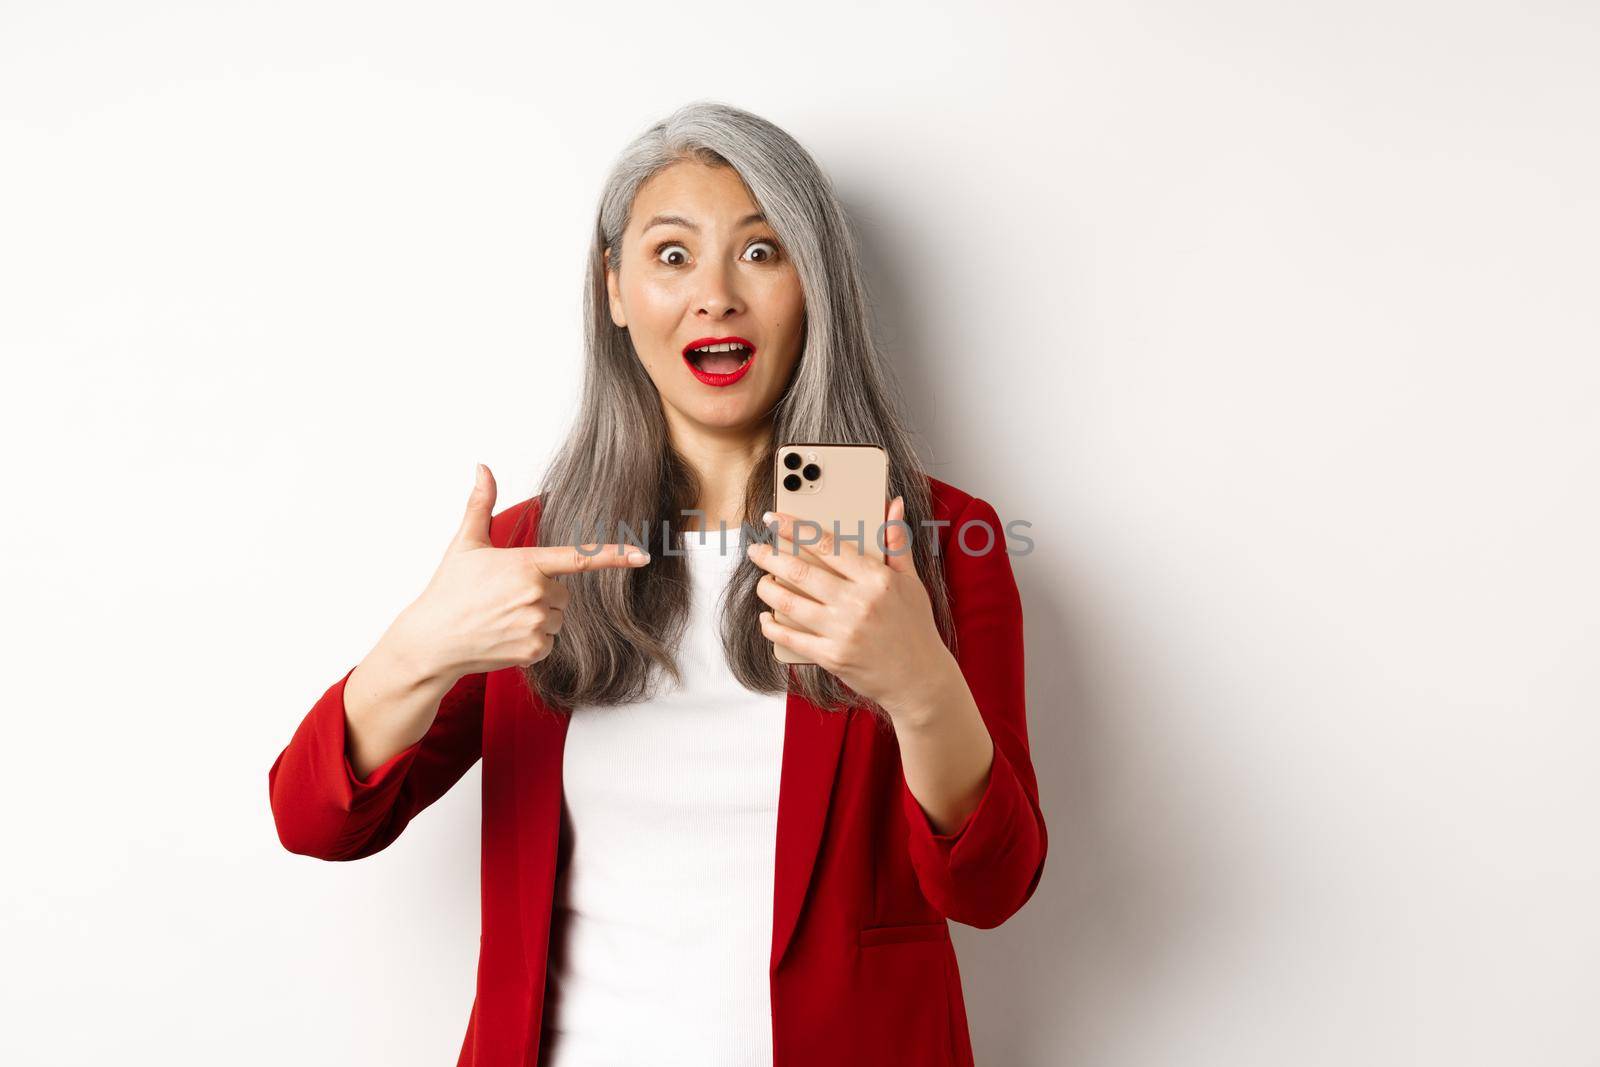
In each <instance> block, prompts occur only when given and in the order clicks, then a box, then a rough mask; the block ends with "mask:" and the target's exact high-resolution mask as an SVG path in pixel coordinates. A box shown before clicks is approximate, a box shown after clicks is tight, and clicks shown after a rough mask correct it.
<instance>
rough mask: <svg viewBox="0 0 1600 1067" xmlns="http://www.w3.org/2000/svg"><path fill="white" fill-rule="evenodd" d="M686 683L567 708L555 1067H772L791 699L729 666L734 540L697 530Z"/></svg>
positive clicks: (550, 1015) (549, 995)
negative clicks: (775, 915) (726, 633)
mask: <svg viewBox="0 0 1600 1067" xmlns="http://www.w3.org/2000/svg"><path fill="white" fill-rule="evenodd" d="M685 540H686V544H685V549H686V553H685V557H684V558H685V561H686V562H687V564H688V567H689V572H690V575H691V580H692V583H693V584H692V589H691V592H690V619H689V624H688V627H687V629H686V630H685V632H684V636H683V641H682V644H681V645H680V646H679V650H678V664H679V668H680V670H682V672H683V675H684V683H683V685H682V686H680V687H676V688H671V689H670V690H669V688H668V687H669V686H671V684H672V683H671V680H670V679H669V678H667V677H666V676H665V675H664V674H657V676H656V677H657V685H656V689H655V693H656V695H655V696H654V697H653V698H651V699H649V700H646V701H642V702H640V703H636V704H630V705H625V706H621V707H595V706H588V705H578V706H576V707H574V708H573V709H572V717H571V719H570V721H569V723H568V726H567V739H566V746H565V752H564V755H563V769H562V776H563V807H564V809H565V814H566V816H567V817H568V818H569V819H570V820H571V830H572V855H571V860H570V863H569V865H568V866H567V868H566V869H565V870H564V871H563V872H562V875H561V876H560V877H559V878H558V879H557V882H556V890H555V903H554V915H553V916H552V926H551V952H550V969H549V973H548V976H547V978H546V1006H545V1013H544V1033H543V1035H542V1036H541V1039H540V1041H541V1046H542V1048H541V1060H542V1062H544V1063H547V1064H549V1065H550V1067H599V1065H602V1064H604V1065H607V1067H611V1065H617V1067H623V1065H627V1067H637V1065H642V1064H650V1065H652V1067H668V1065H675V1064H683V1065H685V1067H688V1065H693V1067H723V1065H728V1067H732V1065H734V1064H737V1065H739V1067H749V1065H752V1064H756V1065H759V1064H770V1063H771V1062H772V1003H771V988H770V985H769V980H768V974H767V968H768V963H769V960H770V957H771V952H772V896H773V870H774V862H775V843H776V840H777V820H778V781H779V773H780V769H781V767H782V762H783V732H784V717H785V710H786V708H787V695H786V694H783V693H777V694H756V693H752V692H750V691H749V690H746V689H745V688H743V687H742V686H740V685H739V684H738V683H737V682H736V681H735V680H734V678H733V673H732V672H731V671H730V670H729V668H728V664H727V660H726V658H725V657H724V655H723V651H722V644H721V640H720V638H719V636H718V629H717V626H718V624H717V615H718V611H719V610H720V598H721V595H722V593H723V591H724V588H725V586H726V584H727V580H728V578H729V577H730V576H731V575H732V573H733V569H734V568H735V567H736V566H737V565H738V562H739V559H740V558H741V557H742V556H743V554H744V547H743V545H742V544H741V543H740V540H739V531H738V530H737V529H732V530H729V531H727V533H726V537H725V538H724V536H723V534H722V533H721V532H719V531H717V530H711V531H707V532H703V533H689V534H687V535H686V539H685ZM558 640H559V638H558Z"/></svg>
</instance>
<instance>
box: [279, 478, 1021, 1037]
mask: <svg viewBox="0 0 1600 1067" xmlns="http://www.w3.org/2000/svg"><path fill="white" fill-rule="evenodd" d="M930 483H931V487H932V490H933V496H934V517H935V518H936V519H944V520H950V522H951V525H949V526H943V527H939V528H938V534H939V542H940V557H941V559H942V560H943V562H944V566H945V573H946V574H947V576H948V579H949V583H950V593H951V609H952V611H953V613H954V617H955V624H956V637H957V645H958V647H957V659H958V661H959V663H960V666H961V670H962V673H963V674H964V675H965V677H966V680H967V684H968V685H969V686H970V687H971V689H972V693H973V696H974V697H975V698H976V700H977V704H978V708H979V710H980V711H981V712H982V714H983V718H984V721H985V723H987V725H988V727H989V733H990V735H991V736H992V737H993V739H994V765H993V768H992V770H991V771H990V773H989V779H988V784H987V785H986V786H985V788H984V793H983V797H982V799H981V800H980V802H979V804H978V806H977V808H976V809H975V810H974V811H973V812H972V814H971V815H970V816H969V817H968V819H967V821H966V823H965V824H964V825H963V826H962V827H961V828H960V829H959V830H958V831H957V832H956V833H953V834H938V833H935V832H934V831H933V828H932V826H931V825H930V824H929V822H928V818H927V815H926V814H925V813H924V812H923V810H922V808H921V806H920V805H919V804H918V803H917V800H916V798H915V797H914V796H913V795H912V793H911V791H910V789H909V787H907V786H906V784H905V778H904V776H903V774H902V773H901V768H900V751H899V746H898V744H897V743H896V741H895V737H894V734H893V732H892V731H889V730H887V729H884V728H880V726H879V723H878V721H877V720H876V719H875V718H874V716H873V715H872V714H871V712H869V711H866V710H864V709H855V708H852V709H850V710H848V711H846V712H842V713H829V712H825V711H823V710H822V709H820V708H818V707H817V706H816V705H815V704H812V703H810V702H809V701H807V700H805V699H803V698H802V697H800V696H798V695H796V694H794V693H790V694H789V704H788V713H787V719H786V722H785V730H784V743H783V769H782V772H781V779H780V783H779V800H778V823H777V850H776V851H777V867H776V870H775V872H774V880H775V887H774V894H773V919H772V955H771V960H770V965H769V972H768V973H769V978H770V981H771V990H772V1031H773V1032H772V1043H773V1062H774V1067H814V1065H817V1064H823V1063H826V1064H829V1065H830V1067H831V1065H837V1067H845V1065H854V1064H861V1065H868V1064H870V1065H872V1067H879V1065H882V1064H897V1065H918V1067H920V1065H924V1064H926V1065H940V1067H944V1065H951V1067H954V1065H963V1067H970V1065H971V1064H972V1046H971V1042H970V1038H969V1036H968V1031H967V1017H966V1008H965V1004H964V1002H963V999H962V993H961V976H960V973H959V971H958V970H957V968H956V956H955V951H954V948H953V946H952V944H951V941H950V931H949V926H948V925H947V920H951V919H953V920H955V921H956V922H960V923H965V924H966V925H968V926H977V927H984V928H988V927H994V926H998V925H999V924H1000V923H1002V922H1004V921H1005V920H1006V919H1007V918H1009V917H1010V916H1011V915H1012V914H1013V913H1015V912H1016V911H1017V909H1018V908H1020V907H1022V905H1023V904H1024V903H1025V902H1026V901H1027V900H1028V899H1029V898H1030V897H1031V896H1032V895H1033V892H1034V889H1035V888H1036V887H1037V886H1038V884H1039V877H1040V875H1041V873H1042V872H1043V869H1044V858H1045V843H1046V836H1045V823H1044V816H1043V814H1042V813H1041V811H1040V808H1039V787H1038V782H1037V779H1036V777H1035V775H1034V769H1033V764H1032V761H1031V760H1030V758H1029V755H1028V731H1027V720H1026V715H1025V711H1024V706H1023V689H1024V687H1023V655H1022V605H1021V599H1020V597H1019V596H1018V593H1017V585H1016V581H1015V579H1014V578H1013V575H1012V570H1011V562H1010V560H1009V558H1008V557H1007V554H1006V537H1005V531H1004V529H1003V527H1002V526H1001V524H1000V520H999V517H998V516H997V515H996V514H995V510H994V508H992V507H991V506H990V505H989V504H988V503H987V502H985V501H984V500H982V499H979V498H976V497H972V496H969V495H968V494H966V493H964V492H962V491H961V490H959V489H956V488H954V487H953V486H950V485H947V484H945V483H943V482H940V481H938V480H937V479H930ZM525 512H526V513H527V514H526V515H524V513H525ZM537 515H538V498H537V497H534V498H532V499H530V500H525V501H523V502H522V503H520V504H516V505H514V506H512V507H510V508H507V509H506V510H505V511H503V512H501V513H500V514H498V515H496V516H494V518H493V520H492V523H491V542H492V543H493V544H494V545H496V546H499V547H504V546H507V545H510V544H511V543H512V542H513V541H514V542H515V544H518V545H530V544H533V543H534V537H533V529H534V524H535V523H536V522H537ZM523 519H526V520H527V521H523V522H520V523H519V520H523ZM973 520H978V521H981V522H983V523H986V524H987V525H988V527H989V530H990V531H992V543H991V534H990V533H986V532H985V531H984V530H982V529H981V528H978V527H973V528H971V529H969V530H967V531H966V534H965V539H964V543H965V544H966V545H968V546H970V547H971V549H972V553H973V554H969V553H967V552H964V551H961V550H959V549H956V550H954V551H952V549H953V548H955V546H954V544H953V540H952V539H953V537H954V536H955V531H956V530H957V529H959V528H961V527H962V525H963V524H966V523H971V522H972V521H973ZM986 544H988V545H989V548H988V550H987V551H984V550H983V549H984V546H985V545H986ZM353 669H354V668H352V670H353ZM349 677H350V675H349V672H346V673H345V676H344V678H341V679H340V680H339V681H337V682H335V683H334V684H333V685H332V686H331V687H330V688H329V689H328V691H327V692H326V693H324V694H323V695H322V697H321V699H319V700H318V701H317V702H316V703H315V704H314V705H313V706H312V708H311V710H310V712H308V713H307V714H306V716H305V718H304V720H302V721H301V723H300V725H299V727H298V729H296V731H295V733H294V736H293V738H292V739H291V740H290V741H289V743H288V745H287V746H286V747H285V748H284V749H283V751H282V752H281V753H280V754H279V755H278V758H277V759H276V760H275V761H274V762H273V764H272V769H271V770H270V771H269V772H268V774H267V786H268V792H269V794H270V797H271V804H272V814H273V818H274V820H275V822H276V825H277V830H278V836H279V839H280V840H281V841H282V843H283V846H284V847H285V848H287V849H288V850H289V851H290V852H295V853H299V854H301V855H306V856H314V857H317V858H318V859H324V860H354V859H360V858H361V857H363V856H370V855H372V854H373V853H375V852H377V851H379V850H380V849H383V848H386V847H388V845H389V844H390V843H391V842H392V841H394V839H395V838H397V837H398V836H399V835H400V833H401V831H403V830H404V829H405V827H406V824H407V823H408V822H410V821H411V819H413V818H414V817H415V816H416V815H417V813H418V812H420V811H422V809H423V808H426V807H427V806H428V805H429V804H431V803H433V802H434V801H435V800H437V799H438V798H439V797H440V796H441V795H443V794H444V792H445V791H446V790H447V789H449V788H450V787H451V786H452V785H453V784H455V782H456V781H457V780H458V779H459V778H460V777H461V776H462V775H463V774H465V773H466V771H467V769H468V768H469V767H471V766H472V764H473V763H475V762H476V761H477V760H478V759H480V758H481V759H482V760H483V775H482V778H483V846H482V847H483V856H482V860H483V863H482V921H483V938H482V945H481V947H480V949H479V957H478V971H477V994H476V999H475V1000H474V1002H473V1006H472V1013H471V1016H470V1018H469V1019H468V1022H467V1033H466V1039H465V1041H464V1042H463V1044H462V1048H461V1055H460V1058H459V1061H458V1067H463V1065H476V1067H512V1065H518V1067H534V1065H536V1064H537V1063H538V1056H539V1037H540V1027H541V1023H542V1021H543V1009H544V990H545V968H546V957H547V951H548V949H549V944H550V922H551V909H552V905H553V894H554V888H555V881H556V874H557V870H558V862H564V860H563V859H559V858H558V857H561V856H562V855H563V850H562V849H561V848H560V845H561V844H562V842H561V770H562V745H563V743H564V741H565V740H566V723H567V720H566V719H565V718H564V717H561V716H558V715H556V714H554V713H553V712H552V711H550V709H548V708H547V707H545V706H544V705H543V703H542V702H541V701H539V700H538V699H537V698H535V697H534V696H533V695H532V694H530V693H529V691H528V687H527V685H526V683H525V682H524V680H523V678H522V676H521V674H520V673H519V672H518V671H517V670H516V669H514V668H508V669H505V670H498V671H491V672H488V673H485V674H472V675H467V676H466V677H464V678H462V679H461V680H460V681H459V682H457V683H456V685H455V686H454V688H452V689H451V690H450V692H449V694H448V695H447V696H446V697H445V698H444V700H443V701H442V702H441V704H440V708H439V713H438V715H437V716H436V718H435V720H434V722H433V725H432V726H430V727H429V729H428V732H427V734H426V735H424V736H423V737H422V739H421V740H419V741H418V742H417V743H416V744H414V745H412V746H411V747H410V748H408V749H405V750H404V751H402V752H399V753H397V754H396V755H395V756H394V757H393V758H392V759H390V760H389V761H388V762H387V763H385V764H384V765H383V766H381V767H379V768H377V769H376V770H374V771H373V772H372V774H371V775H370V776H369V777H368V778H367V779H366V780H365V781H363V780H361V779H359V778H357V777H356V776H355V774H354V772H353V771H352V769H351V767H350V762H349V759H348V757H347V753H346V750H345V713H344V685H345V681H346V680H347V679H348V678H349ZM618 1024H619V1025H627V1020H618Z"/></svg>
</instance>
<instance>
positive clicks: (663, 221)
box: [639, 211, 767, 233]
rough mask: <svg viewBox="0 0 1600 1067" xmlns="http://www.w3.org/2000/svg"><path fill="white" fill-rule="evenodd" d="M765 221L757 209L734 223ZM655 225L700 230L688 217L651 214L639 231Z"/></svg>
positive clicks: (743, 224)
mask: <svg viewBox="0 0 1600 1067" xmlns="http://www.w3.org/2000/svg"><path fill="white" fill-rule="evenodd" d="M766 221H767V217H766V216H765V215H763V214H762V213H761V212H759V211H757V212H756V213H755V214H753V215H746V216H745V217H744V218H742V219H740V220H739V221H738V222H736V223H734V225H735V226H749V225H750V224H751V223H754V222H766ZM656 226H682V227H683V228H684V229H686V230H693V231H694V232H695V233H699V232H700V227H699V226H697V225H695V224H694V223H692V222H690V221H689V220H688V219H686V218H684V217H683V216H682V215H653V216H651V218H650V221H649V222H647V223H645V224H644V229H643V230H640V231H639V232H640V233H644V232H645V231H646V230H649V229H651V228H653V227H656Z"/></svg>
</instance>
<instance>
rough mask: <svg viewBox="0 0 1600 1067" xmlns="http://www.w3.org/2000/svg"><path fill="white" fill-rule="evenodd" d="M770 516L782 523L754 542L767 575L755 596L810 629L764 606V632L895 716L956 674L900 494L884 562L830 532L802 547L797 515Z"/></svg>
mask: <svg viewBox="0 0 1600 1067" xmlns="http://www.w3.org/2000/svg"><path fill="white" fill-rule="evenodd" d="M764 521H766V522H767V523H769V524H772V523H776V525H777V535H776V537H775V538H774V539H773V541H774V543H773V544H771V545H763V544H752V545H751V546H750V548H749V550H748V552H747V554H748V555H749V556H750V558H751V560H752V561H753V562H754V563H755V564H756V566H758V567H760V568H762V569H763V570H765V571H766V572H767V573H766V574H764V575H762V577H761V581H760V582H758V583H757V584H756V595H757V596H759V597H760V598H761V599H762V601H763V602H765V603H766V604H767V605H768V606H770V607H772V608H775V609H777V610H778V611H780V612H782V613H783V614H784V616H785V617H786V618H789V619H792V620H794V622H796V623H798V624H799V625H801V626H804V627H805V628H806V629H807V630H809V631H811V632H810V633H805V632H802V631H800V630H796V629H794V628H793V627H790V626H785V625H782V624H781V623H778V622H775V621H774V620H773V618H772V613H771V612H770V611H763V612H762V613H761V632H762V633H763V634H765V635H766V636H767V638H768V639H769V640H771V641H774V642H776V643H777V644H780V645H782V646H784V647H785V648H788V649H790V650H791V651H793V652H795V653H797V654H799V655H801V656H804V657H805V658H806V659H808V660H810V661H811V662H813V663H815V664H817V665H818V666H820V667H822V668H823V669H824V670H827V671H828V672H829V673H831V674H833V675H834V676H836V677H837V678H838V679H839V680H840V681H842V682H844V683H845V684H846V685H848V686H849V687H850V688H851V689H853V690H855V691H856V692H857V693H859V694H860V695H861V696H864V697H866V698H868V699H870V700H873V701H876V702H877V703H878V704H879V705H880V706H882V707H883V709H884V710H885V711H887V712H889V714H890V716H891V717H895V716H897V715H898V714H901V713H904V712H910V711H912V710H913V709H916V708H918V707H919V706H920V705H919V702H920V701H923V700H925V699H926V697H925V694H928V693H932V692H934V691H936V690H937V688H938V687H939V686H940V685H942V684H943V683H944V682H945V680H946V679H948V678H949V677H950V674H949V673H948V670H949V668H951V667H953V666H954V664H955V658H954V657H953V656H952V655H951V654H950V650H949V648H948V647H947V646H946V645H945V643H944V641H943V639H942V638H941V637H940V636H939V630H938V626H937V624H936V623H935V622H934V618H933V605H932V602H931V601H930V600H929V599H928V591H927V589H926V588H925V587H924V586H923V584H922V579H921V578H920V577H918V575H917V568H916V564H915V563H914V562H913V560H912V556H911V550H910V544H911V542H910V537H909V534H908V533H907V527H906V524H905V500H904V499H903V498H902V497H898V496H897V497H895V498H894V500H893V501H891V502H890V504H889V507H888V511H887V514H886V515H885V518H884V521H885V523H886V524H888V525H887V526H886V529H885V532H884V542H885V553H884V559H882V560H879V559H876V558H874V557H872V556H867V555H863V554H862V553H860V552H859V551H857V550H855V549H854V548H851V547H846V546H844V545H840V546H838V547H836V546H835V544H834V541H835V538H834V537H833V536H832V534H831V533H830V532H829V531H827V530H823V531H821V533H820V539H819V540H818V541H817V542H816V543H815V544H809V545H797V544H796V543H795V541H794V538H795V536H796V534H797V529H796V525H795V519H794V517H793V516H791V515H786V514H784V513H782V512H767V514H766V516H764ZM816 525H817V524H815V523H808V524H807V525H806V526H805V527H803V532H805V533H806V534H807V535H808V536H810V535H812V534H813V533H815V531H816ZM866 536H868V537H876V536H877V531H868V532H867V534H866ZM854 543H855V542H854V540H853V539H852V540H851V542H850V544H851V545H854ZM774 575H776V576H777V577H779V578H782V579H783V580H784V581H785V582H787V583H788V584H789V585H790V586H793V587H794V589H798V590H799V592H798V593H797V592H795V591H794V590H793V589H786V588H784V587H783V586H782V585H779V584H778V582H777V581H776V580H775V579H774V577H773V576H774ZM956 669H957V670H959V668H956Z"/></svg>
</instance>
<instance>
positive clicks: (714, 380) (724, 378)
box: [683, 337, 756, 386]
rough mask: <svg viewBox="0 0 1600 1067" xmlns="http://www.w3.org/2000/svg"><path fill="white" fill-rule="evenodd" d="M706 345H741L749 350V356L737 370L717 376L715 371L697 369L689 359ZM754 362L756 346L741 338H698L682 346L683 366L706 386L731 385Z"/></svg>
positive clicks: (742, 375) (746, 371)
mask: <svg viewBox="0 0 1600 1067" xmlns="http://www.w3.org/2000/svg"><path fill="white" fill-rule="evenodd" d="M706 345H743V346H744V347H745V348H747V349H748V350H749V352H750V354H749V355H748V356H747V357H745V361H744V363H742V364H741V365H740V366H739V367H738V369H736V370H731V371H728V372H727V373H724V374H718V373H716V372H715V371H708V370H701V369H700V368H699V367H697V366H695V364H694V360H692V359H690V358H689V354H690V353H691V352H693V351H694V350H695V349H697V348H703V347H705V346H706ZM755 361H756V346H755V345H753V344H751V343H750V342H749V341H746V340H745V339H744V338H743V337H700V338H697V339H695V340H693V341H690V342H689V343H688V344H686V345H684V346H683V363H684V366H686V367H688V368H689V373H690V374H693V375H694V376H695V377H696V378H698V379H699V380H700V381H701V382H703V383H704V384H706V385H714V386H724V385H732V384H733V383H734V382H736V381H738V380H739V379H740V378H743V377H744V376H745V374H747V373H748V372H749V370H750V367H751V365H752V364H753V363H755Z"/></svg>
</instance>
